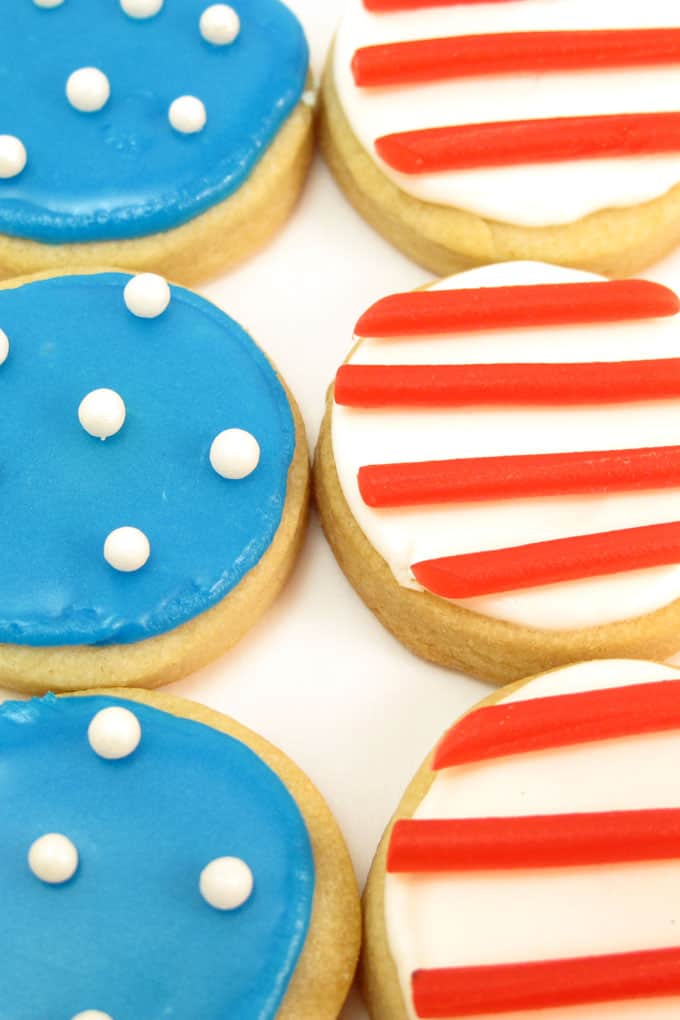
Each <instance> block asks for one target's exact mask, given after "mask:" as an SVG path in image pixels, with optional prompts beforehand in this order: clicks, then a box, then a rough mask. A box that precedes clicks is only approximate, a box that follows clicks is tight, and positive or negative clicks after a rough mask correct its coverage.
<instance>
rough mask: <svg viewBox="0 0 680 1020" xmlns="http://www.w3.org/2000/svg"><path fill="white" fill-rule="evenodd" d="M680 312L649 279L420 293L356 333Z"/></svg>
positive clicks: (397, 301)
mask: <svg viewBox="0 0 680 1020" xmlns="http://www.w3.org/2000/svg"><path fill="white" fill-rule="evenodd" d="M679 311H680V299H678V295H677V294H675V293H674V291H672V290H670V289H669V288H668V287H664V286H663V285H662V284H660V283H652V282H651V281H650V280H600V281H594V282H592V283H547V284H546V283H544V284H533V285H528V286H521V287H474V288H466V289H461V290H421V291H411V292H408V293H406V294H391V295H390V296H389V297H386V298H383V299H382V300H381V301H378V302H376V304H374V305H373V306H372V307H371V308H369V309H368V311H367V312H365V313H364V315H362V316H361V318H360V319H359V321H358V323H357V325H356V328H355V333H356V335H357V336H360V337H373V338H376V339H379V338H383V337H388V338H393V337H399V336H432V335H439V334H450V333H471V332H478V331H482V330H488V329H518V328H524V327H527V328H531V327H533V326H581V325H588V324H597V323H601V322H627V321H633V320H636V319H655V318H666V317H668V316H672V315H677V314H678V312H679Z"/></svg>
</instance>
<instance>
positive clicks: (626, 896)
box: [363, 660, 680, 1020]
mask: <svg viewBox="0 0 680 1020" xmlns="http://www.w3.org/2000/svg"><path fill="white" fill-rule="evenodd" d="M678 706H680V673H678V671H677V670H674V669H671V668H670V667H667V666H661V665H657V664H654V663H650V662H641V661H631V660H610V661H599V662H590V663H581V664H578V665H572V666H568V667H565V668H563V669H559V670H557V671H555V672H553V673H548V674H545V675H543V676H539V677H537V678H534V679H531V680H528V681H524V682H521V683H519V684H517V685H514V686H513V687H511V688H508V689H506V690H505V691H503V693H502V694H497V695H495V696H494V697H492V698H489V699H487V700H486V701H484V702H482V704H481V705H480V706H479V707H478V708H477V709H474V710H473V711H472V712H471V713H469V714H468V715H465V716H464V717H463V718H462V719H461V720H460V721H459V722H458V723H457V724H456V725H454V726H453V728H452V729H451V730H450V731H449V732H448V734H447V735H446V736H445V737H444V738H443V740H442V742H441V743H440V744H439V746H438V748H437V749H436V750H435V752H434V756H432V757H430V758H429V759H428V760H427V762H426V763H425V764H424V765H423V767H422V769H421V770H420V772H419V773H418V774H417V775H416V777H415V779H414V780H413V782H412V783H411V785H410V787H409V788H408V790H407V792H406V794H405V796H404V799H403V800H402V802H401V804H400V805H399V808H398V810H397V812H396V815H395V818H394V819H393V822H392V823H391V824H390V826H389V827H388V830H387V832H386V834H385V837H384V839H383V841H382V844H381V846H380V849H379V850H378V853H377V856H376V858H375V861H374V864H373V868H372V871H371V875H370V878H369V882H368V887H367V891H366V895H365V914H364V917H365V942H364V973H363V977H364V991H365V995H366V999H367V1002H368V1005H369V1009H370V1013H371V1017H372V1018H373V1020H414V1018H416V1017H417V1018H432V1017H442V1018H443V1017H446V1018H447V1020H458V1018H461V1017H468V1016H484V1017H485V1018H487V1017H488V1018H489V1020H491V1018H492V1017H494V1018H495V1017H499V1018H500V1017H503V1018H505V1017H507V1018H508V1020H511V1018H512V1020H520V1018H521V1020H531V1018H533V1017H536V1020H538V1018H539V1017H540V1020H567V1017H568V1018H569V1020H600V1018H603V1020H604V1018H605V1017H607V1018H610V1017H617V1018H624V1017H625V1018H626V1020H651V1018H652V1017H653V1018H654V1020H666V1018H668V1020H670V1018H671V1017H675V1016H677V1012H678V1005H679V1003H680V976H679V975H680V967H679V965H678V963H679V959H680V952H679V950H678V948H677V942H678V940H677V933H676V930H675V895H674V890H675V888H676V886H677V881H678V860H679V859H680V800H679V799H678V792H677V784H676V783H675V781H674V775H675V773H676V767H677V759H678V753H679V750H680V743H679V742H678V729H680V714H679V713H678Z"/></svg>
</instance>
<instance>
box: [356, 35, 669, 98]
mask: <svg viewBox="0 0 680 1020" xmlns="http://www.w3.org/2000/svg"><path fill="white" fill-rule="evenodd" d="M678 61H680V29H677V28H650V29H629V30H623V31H594V32H586V31H579V32H508V33H504V34H501V35H469V36H452V37H450V38H446V39H419V40H417V41H415V42H397V43H385V44H383V45H378V46H364V47H362V48H361V49H359V50H357V52H356V53H355V55H354V59H353V61H352V73H353V75H354V81H355V83H356V84H357V85H359V86H361V87H371V86H381V87H382V86H386V85H411V84H413V83H416V82H428V81H441V80H445V79H450V78H469V77H474V76H477V75H493V74H512V73H521V72H545V71H574V70H600V69H604V68H610V67H623V68H625V67H641V66H651V65H658V64H674V63H677V62H678Z"/></svg>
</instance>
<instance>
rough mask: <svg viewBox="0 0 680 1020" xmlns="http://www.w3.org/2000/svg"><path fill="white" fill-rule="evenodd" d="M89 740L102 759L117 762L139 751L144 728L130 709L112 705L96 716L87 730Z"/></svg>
mask: <svg viewBox="0 0 680 1020" xmlns="http://www.w3.org/2000/svg"><path fill="white" fill-rule="evenodd" d="M87 739H88V740H89V741H90V747H91V748H92V750H93V751H94V752H95V754H98V755H99V757H100V758H106V759H107V760H108V761H117V760H118V759H119V758H128V757H129V756H130V755H131V754H133V753H134V752H135V751H136V750H137V748H138V747H139V742H140V740H141V739H142V727H141V726H140V725H139V719H138V718H137V716H136V715H135V714H134V713H133V712H130V711H129V709H127V708H121V707H120V706H118V705H112V706H111V708H103V709H102V710H101V712H97V714H96V715H95V716H94V718H93V719H92V722H91V723H90V725H89V727H88V730H87Z"/></svg>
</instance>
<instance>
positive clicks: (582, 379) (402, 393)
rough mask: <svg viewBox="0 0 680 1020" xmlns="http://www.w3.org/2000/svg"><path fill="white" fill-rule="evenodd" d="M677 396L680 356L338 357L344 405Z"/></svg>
mask: <svg viewBox="0 0 680 1020" xmlns="http://www.w3.org/2000/svg"><path fill="white" fill-rule="evenodd" d="M678 396H680V358H665V359H660V360H658V361H620V362H593V363H589V364H585V365H583V364H572V365H343V366H342V368H340V369H339V371H338V374H337V376H336V380H335V402H336V404H341V405H344V406H346V407H365V408H377V407H405V408H420V407H425V408H433V407H472V406H475V405H477V406H495V405H499V404H501V405H507V406H511V407H516V406H536V407H545V406H547V407H552V406H553V405H555V404H562V405H570V404H615V403H635V402H638V401H642V400H671V399H673V398H675V397H678Z"/></svg>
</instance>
